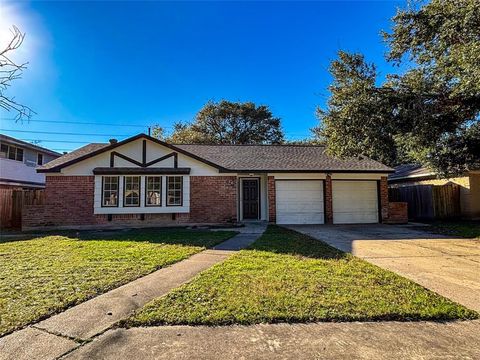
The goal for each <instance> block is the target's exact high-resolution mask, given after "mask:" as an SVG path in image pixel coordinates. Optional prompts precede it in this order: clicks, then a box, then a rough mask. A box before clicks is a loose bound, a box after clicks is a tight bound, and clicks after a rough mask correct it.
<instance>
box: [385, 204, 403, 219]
mask: <svg viewBox="0 0 480 360" xmlns="http://www.w3.org/2000/svg"><path fill="white" fill-rule="evenodd" d="M407 206H408V204H407V203H406V202H390V203H388V219H386V220H385V223H388V224H406V223H408V207H407Z"/></svg>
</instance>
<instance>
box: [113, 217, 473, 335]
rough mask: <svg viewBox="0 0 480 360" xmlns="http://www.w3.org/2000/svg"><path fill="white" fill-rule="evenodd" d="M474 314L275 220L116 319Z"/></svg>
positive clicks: (233, 320) (209, 321)
mask: <svg viewBox="0 0 480 360" xmlns="http://www.w3.org/2000/svg"><path fill="white" fill-rule="evenodd" d="M476 317H478V314H477V313H475V312H474V311H471V310H468V309H466V308H465V307H463V306H460V305H458V304H456V303H453V302H452V301H450V300H447V299H445V298H443V297H441V296H439V295H437V294H436V293H434V292H431V291H429V290H426V289H424V288H423V287H421V286H420V285H417V284H416V283H414V282H412V281H410V280H407V279H405V278H403V277H401V276H398V275H396V274H394V273H392V272H389V271H386V270H383V269H381V268H379V267H377V266H374V265H371V264H369V263H367V262H365V261H363V260H361V259H359V258H355V257H353V256H351V255H348V254H345V253H343V252H340V251H338V250H336V249H334V248H332V247H330V246H328V245H326V244H324V243H322V242H320V241H317V240H314V239H312V238H309V237H307V236H305V235H301V234H299V233H297V232H293V231H289V230H286V229H283V228H280V227H276V226H269V228H268V230H267V232H266V233H265V234H264V235H263V236H262V237H261V238H260V239H259V240H257V241H256V242H255V243H254V244H253V245H252V246H251V247H250V248H249V249H248V250H243V251H241V252H239V253H238V254H236V255H234V256H233V257H231V258H230V259H228V260H227V261H225V262H224V263H221V264H218V265H216V266H214V267H212V268H211V269H209V270H207V271H205V272H203V273H201V274H200V275H198V276H197V277H196V278H195V279H194V280H193V281H191V282H190V283H188V284H186V285H184V286H182V287H180V288H178V289H176V290H174V291H172V292H170V293H169V294H168V295H166V296H165V297H162V298H158V299H156V300H154V301H152V302H151V303H149V304H147V305H146V306H145V307H144V308H143V309H141V310H140V311H139V312H138V313H137V314H135V315H134V316H133V317H132V318H130V319H128V320H127V321H124V322H122V325H124V326H145V325H160V324H192V325H197V324H206V325H227V324H255V323H276V322H312V321H356V320H359V321H369V320H420V319H423V320H427V319H428V320H431V319H435V320H450V319H472V318H476Z"/></svg>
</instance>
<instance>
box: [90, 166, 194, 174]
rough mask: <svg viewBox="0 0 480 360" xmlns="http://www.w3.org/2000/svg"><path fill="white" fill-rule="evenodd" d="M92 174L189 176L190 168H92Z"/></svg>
mask: <svg viewBox="0 0 480 360" xmlns="http://www.w3.org/2000/svg"><path fill="white" fill-rule="evenodd" d="M92 171H93V173H94V174H95V175H113V174H115V175H122V174H125V175H131V174H139V175H144V174H159V175H160V174H163V175H188V174H190V171H191V169H190V168H163V167H162V168H138V167H118V168H109V167H97V168H94V169H93V170H92Z"/></svg>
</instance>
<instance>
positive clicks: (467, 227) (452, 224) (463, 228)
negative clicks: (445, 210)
mask: <svg viewBox="0 0 480 360" xmlns="http://www.w3.org/2000/svg"><path fill="white" fill-rule="evenodd" d="M430 225H431V226H430V227H429V228H428V230H432V231H434V232H437V233H440V234H444V235H454V236H461V237H465V238H473V239H480V221H466V220H465V221H436V222H433V223H431V224H430Z"/></svg>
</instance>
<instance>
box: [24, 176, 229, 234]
mask: <svg viewBox="0 0 480 360" xmlns="http://www.w3.org/2000/svg"><path fill="white" fill-rule="evenodd" d="M94 181H95V180H94V176H47V177H46V188H45V205H28V206H24V209H23V212H22V227H23V228H24V229H31V228H35V227H44V226H52V227H55V226H64V227H68V226H71V227H76V226H89V225H90V226H95V225H111V226H113V225H125V226H140V225H142V226H148V225H150V226H154V225H175V224H181V223H223V222H229V221H236V219H237V178H236V177H235V176H192V177H190V213H189V214H171V213H168V214H145V215H144V220H141V214H118V215H112V221H108V215H94V213H93V202H94V186H95V182H94Z"/></svg>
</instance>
